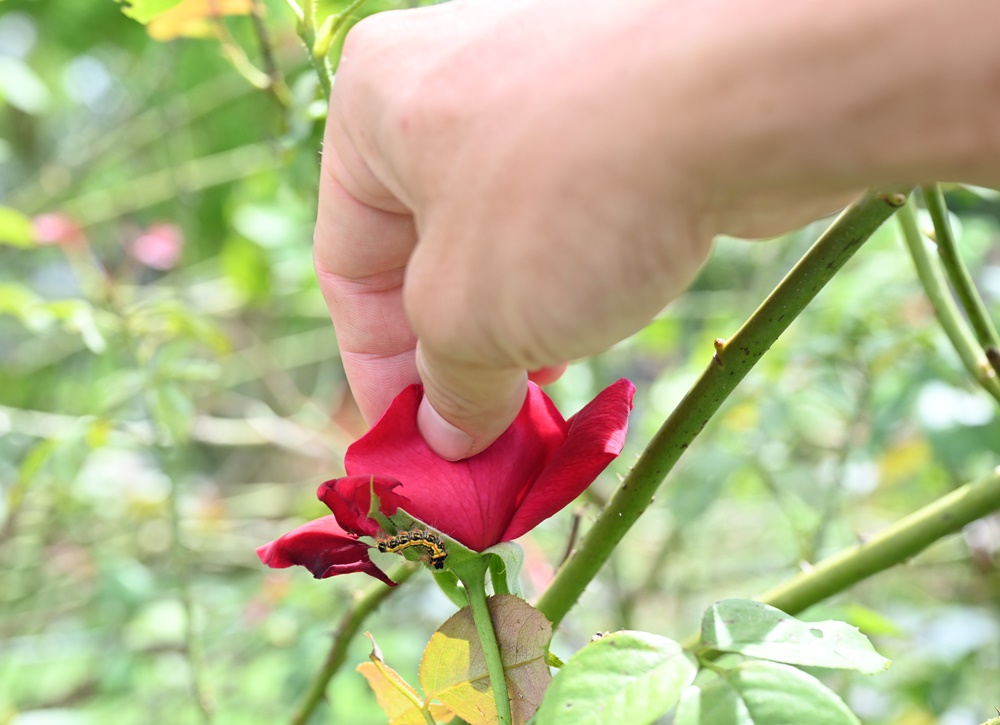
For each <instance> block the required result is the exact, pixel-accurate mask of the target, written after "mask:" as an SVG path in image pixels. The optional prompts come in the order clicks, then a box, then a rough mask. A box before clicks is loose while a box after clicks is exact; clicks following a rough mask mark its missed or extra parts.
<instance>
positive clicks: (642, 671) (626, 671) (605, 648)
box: [538, 631, 696, 725]
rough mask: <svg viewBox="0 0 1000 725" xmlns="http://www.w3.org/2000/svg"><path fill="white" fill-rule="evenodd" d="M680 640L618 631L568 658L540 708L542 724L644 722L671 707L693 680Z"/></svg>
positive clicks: (692, 668) (692, 670) (693, 672)
mask: <svg viewBox="0 0 1000 725" xmlns="http://www.w3.org/2000/svg"><path fill="white" fill-rule="evenodd" d="M695 673H696V669H695V666H694V665H693V664H692V663H691V661H690V660H689V659H688V658H687V656H686V655H685V654H684V650H683V649H682V648H681V646H680V645H679V644H677V643H676V642H674V641H673V640H671V639H667V638H666V637H661V636H660V635H656V634H649V633H647V632H628V631H624V632H615V633H614V634H609V635H607V636H605V637H602V638H601V639H599V640H597V641H596V642H593V643H592V644H589V645H587V646H586V647H584V648H583V649H582V650H580V651H579V652H577V653H576V654H575V655H573V656H572V657H570V658H569V660H567V662H566V664H565V666H564V667H563V668H562V669H561V670H560V671H559V673H558V674H557V675H556V677H555V679H554V680H553V681H552V685H551V687H549V690H548V692H546V693H545V699H544V700H542V706H541V708H540V709H539V710H538V722H539V723H540V724H544V725H564V724H565V725H604V724H605V723H606V724H608V725H620V723H628V725H642V724H643V723H651V722H653V721H655V720H656V719H657V718H659V717H660V716H661V715H663V714H664V713H665V712H667V711H668V710H669V709H670V708H671V707H673V706H674V705H675V704H676V703H677V700H678V698H679V697H680V694H681V691H682V690H683V689H684V687H685V686H687V685H688V684H690V683H691V681H692V680H694V676H695Z"/></svg>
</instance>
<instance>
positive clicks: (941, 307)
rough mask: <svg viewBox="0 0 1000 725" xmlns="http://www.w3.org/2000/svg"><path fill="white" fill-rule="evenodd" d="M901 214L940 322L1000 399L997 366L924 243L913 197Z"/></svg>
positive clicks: (962, 355) (968, 366)
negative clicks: (978, 340)
mask: <svg viewBox="0 0 1000 725" xmlns="http://www.w3.org/2000/svg"><path fill="white" fill-rule="evenodd" d="M897 218H898V219H899V225H900V228H901V229H902V230H903V241H904V242H906V247H907V249H909V250H910V257H912V258H913V265H914V266H915V267H916V269H917V277H919V278H920V284H921V286H922V287H923V288H924V292H925V293H926V294H927V299H928V300H930V303H931V306H932V307H933V308H934V314H935V316H936V317H937V319H938V322H939V323H940V324H941V327H942V329H943V330H944V332H945V334H946V335H947V336H948V339H949V340H951V344H952V346H953V347H954V348H955V352H957V353H958V356H959V358H961V360H962V364H963V365H965V369H966V370H968V371H969V374H970V375H972V377H973V378H974V379H975V380H976V381H978V382H979V384H980V385H981V386H982V387H983V388H984V389H985V390H986V392H988V393H989V394H990V395H992V396H993V397H994V398H996V399H997V402H1000V383H998V382H997V377H996V374H995V373H994V372H993V368H992V367H991V366H990V364H989V363H988V362H987V361H986V356H985V355H984V354H981V353H980V351H979V348H978V346H977V345H976V341H975V339H973V337H972V333H971V332H970V331H969V327H968V325H966V323H965V320H964V319H962V315H961V313H960V312H959V311H958V306H957V305H956V304H955V300H954V298H953V297H952V296H951V291H950V290H949V289H948V283H947V282H945V279H944V274H943V273H942V272H941V266H940V265H939V264H938V263H937V262H936V261H935V260H934V259H933V257H931V254H930V252H929V251H928V249H927V245H926V244H925V243H924V236H923V234H921V233H920V228H919V227H918V226H917V216H916V214H915V213H914V211H913V202H912V201H910V202H907V204H906V206H904V207H903V208H902V209H900V210H899V215H898V216H897Z"/></svg>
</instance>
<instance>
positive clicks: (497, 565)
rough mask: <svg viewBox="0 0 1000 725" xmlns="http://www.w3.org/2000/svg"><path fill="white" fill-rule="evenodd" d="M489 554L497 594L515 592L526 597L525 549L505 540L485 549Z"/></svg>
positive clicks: (484, 552)
mask: <svg viewBox="0 0 1000 725" xmlns="http://www.w3.org/2000/svg"><path fill="white" fill-rule="evenodd" d="M487 555H489V556H490V557H491V560H490V572H491V574H490V575H491V577H492V579H493V590H494V591H495V592H496V593H497V594H513V595H515V596H518V597H521V599H524V591H523V590H522V589H521V567H523V566H524V549H522V548H521V546H520V544H515V543H514V542H513V541H503V542H501V543H499V544H497V545H496V546H491V547H490V548H488V549H485V550H484V551H483V556H487Z"/></svg>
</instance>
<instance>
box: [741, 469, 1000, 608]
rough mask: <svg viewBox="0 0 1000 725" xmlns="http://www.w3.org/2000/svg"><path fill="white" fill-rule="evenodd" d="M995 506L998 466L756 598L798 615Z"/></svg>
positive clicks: (999, 491) (999, 495) (999, 505)
mask: <svg viewBox="0 0 1000 725" xmlns="http://www.w3.org/2000/svg"><path fill="white" fill-rule="evenodd" d="M997 509H1000V467H998V468H996V469H995V470H994V471H993V472H992V473H991V474H989V475H988V476H986V477H985V478H982V479H980V480H978V481H976V482H974V483H970V484H966V485H965V486H962V487H961V488H959V489H957V490H955V491H952V492H951V493H949V494H947V495H945V496H942V497H941V498H939V499H937V500H936V501H934V502H933V503H930V504H928V505H927V506H924V507H923V508H922V509H920V510H918V511H915V512H913V513H912V514H910V515H909V516H906V517H905V518H903V519H900V520H899V521H897V522H896V523H895V524H893V525H892V526H890V527H889V528H887V529H885V530H884V531H881V532H879V533H878V534H876V535H875V536H874V537H872V538H871V539H869V540H867V541H866V542H864V543H863V544H860V545H858V546H854V547H851V548H850V549H847V550H845V551H842V552H840V553H839V554H837V555H836V556H832V557H830V558H829V559H824V560H823V561H821V562H820V563H819V564H817V565H816V566H814V567H813V568H812V569H810V570H809V571H807V572H804V573H802V574H799V575H798V576H796V577H793V578H792V579H789V580H788V581H787V582H785V583H783V584H779V585H778V586H776V587H775V588H774V589H771V590H770V591H768V592H765V593H764V594H762V595H761V596H759V597H757V599H758V600H759V601H761V602H764V603H765V604H770V605H771V606H772V607H777V608H778V609H780V610H781V611H783V612H786V613H788V614H793V615H794V614H797V613H799V612H801V611H803V610H805V609H808V608H809V607H811V606H812V605H813V604H816V602H819V601H822V600H823V599H826V598H827V597H829V596H830V595H832V594H836V593H837V592H841V591H843V590H845V589H847V588H848V587H851V586H853V585H854V584H857V583H858V582H859V581H861V580H863V579H867V578H868V577H870V576H873V575H875V574H877V573H879V572H881V571H885V570H886V569H888V568H890V567H892V566H895V565H897V564H900V563H902V562H904V561H906V560H907V559H910V558H912V557H914V556H916V555H917V554H919V553H920V552H921V551H923V550H924V549H926V548H927V547H928V546H930V545H931V544H933V543H934V542H935V541H937V540H938V539H941V538H943V537H945V536H948V535H949V534H954V533H955V532H957V531H960V530H961V529H962V528H963V527H965V526H967V525H968V524H970V523H972V522H973V521H975V520H976V519H980V518H982V517H983V516H986V515H987V514H990V513H992V512H993V511H996V510H997Z"/></svg>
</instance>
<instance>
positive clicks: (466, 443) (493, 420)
mask: <svg viewBox="0 0 1000 725" xmlns="http://www.w3.org/2000/svg"><path fill="white" fill-rule="evenodd" d="M417 369H418V370H419V371H420V378H421V380H422V381H423V383H424V399H423V400H422V401H421V403H420V408H419V409H418V411H417V427H418V428H419V429H420V433H421V435H423V437H424V440H425V441H427V444H428V445H429V446H430V447H431V449H433V450H434V452H435V453H437V454H438V455H439V456H441V457H442V458H446V459H448V460H450V461H457V460H460V459H462V458H468V457H469V456H473V455H475V454H476V453H479V452H480V451H483V450H485V449H486V448H488V447H489V445H490V444H491V443H493V441H495V440H496V439H497V438H499V437H500V434H501V433H503V432H504V431H505V430H507V428H508V427H509V426H510V424H511V423H512V422H513V421H514V418H516V417H517V414H518V411H520V410H521V406H522V405H523V404H524V398H525V395H526V394H527V385H528V375H527V373H526V372H525V371H524V370H519V369H510V368H507V369H485V368H482V367H476V366H469V365H462V364H457V363H455V361H454V360H453V359H450V358H447V357H439V356H437V355H434V354H433V353H432V352H430V351H428V350H427V349H426V347H425V346H423V345H418V346H417Z"/></svg>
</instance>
